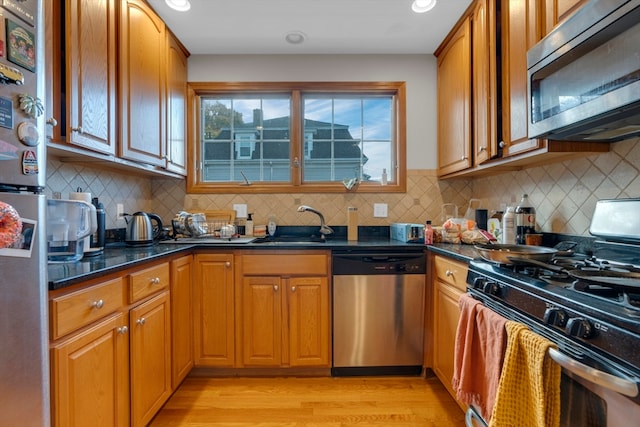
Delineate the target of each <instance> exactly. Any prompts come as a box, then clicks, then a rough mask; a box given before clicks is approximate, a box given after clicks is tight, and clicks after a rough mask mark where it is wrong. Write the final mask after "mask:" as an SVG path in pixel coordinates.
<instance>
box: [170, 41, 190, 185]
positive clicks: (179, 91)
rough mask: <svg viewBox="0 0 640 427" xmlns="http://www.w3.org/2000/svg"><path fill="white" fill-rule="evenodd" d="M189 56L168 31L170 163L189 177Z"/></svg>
mask: <svg viewBox="0 0 640 427" xmlns="http://www.w3.org/2000/svg"><path fill="white" fill-rule="evenodd" d="M188 56H189V54H188V52H187V51H186V50H185V49H184V47H183V46H182V44H180V42H179V41H178V40H176V38H175V36H174V35H173V34H172V33H171V32H170V31H167V164H166V168H167V170H169V171H172V172H176V173H179V174H181V175H186V174H187V156H186V153H187V145H186V143H187V128H186V126H185V125H186V123H187V108H186V107H187V58H188Z"/></svg>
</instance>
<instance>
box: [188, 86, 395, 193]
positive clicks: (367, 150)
mask: <svg viewBox="0 0 640 427" xmlns="http://www.w3.org/2000/svg"><path fill="white" fill-rule="evenodd" d="M327 85H329V84H327ZM397 96H398V95H397V92H396V91H395V90H389V89H385V90H379V91H376V90H373V89H372V90H362V89H358V90H353V91H349V90H345V89H344V88H341V90H340V91H331V90H330V88H329V89H327V90H322V91H320V90H290V91H281V92H276V91H264V93H261V92H260V91H257V92H256V91H251V92H249V91H229V90H225V91H220V93H216V92H215V91H207V92H206V93H205V92H203V93H199V94H198V95H197V98H196V99H197V101H198V104H199V106H198V108H199V110H198V111H199V113H198V115H197V119H198V120H197V123H196V128H197V139H196V143H197V144H199V148H198V149H197V150H196V151H195V152H196V153H198V155H199V158H198V159H196V164H197V169H198V171H199V175H200V176H199V180H198V182H197V183H196V184H197V185H205V186H206V185H208V184H209V185H224V184H225V183H226V184H227V185H229V184H233V183H235V184H244V185H255V186H260V185H265V184H270V183H271V184H274V185H281V186H287V185H289V186H297V185H307V186H309V185H311V186H313V185H314V184H315V185H322V186H324V187H325V188H327V186H331V185H333V186H335V187H336V188H337V189H339V188H340V187H341V186H342V183H343V182H347V181H348V180H351V179H353V178H357V180H358V182H359V183H363V184H365V185H367V184H368V183H370V184H375V185H381V183H382V182H384V183H385V184H387V183H388V184H389V185H393V184H394V183H395V184H397V182H398V176H397V175H398V174H397V169H398V166H399V163H398V156H399V151H400V148H399V147H400V145H399V144H400V142H402V144H404V140H403V138H402V141H399V140H398V139H399V138H398V136H399V132H398V126H399V124H398V122H399V120H400V118H399V117H398V111H397V105H398V100H397ZM402 119H403V120H404V116H403V117H402ZM383 175H384V178H383ZM387 181H388V182H387ZM307 188H308V187H307Z"/></svg>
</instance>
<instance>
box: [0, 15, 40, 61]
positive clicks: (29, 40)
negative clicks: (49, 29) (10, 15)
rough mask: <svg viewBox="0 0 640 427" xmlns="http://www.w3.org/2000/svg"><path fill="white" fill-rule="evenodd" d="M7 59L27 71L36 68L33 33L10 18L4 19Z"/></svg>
mask: <svg viewBox="0 0 640 427" xmlns="http://www.w3.org/2000/svg"><path fill="white" fill-rule="evenodd" d="M6 28H7V59H8V60H9V61H11V62H13V63H14V64H16V65H19V66H21V67H22V68H25V69H27V70H29V71H32V72H35V70H36V45H35V38H34V36H33V33H32V32H31V31H29V30H27V29H26V28H25V27H23V26H22V25H20V24H17V23H15V22H13V21H12V20H10V19H7V20H6Z"/></svg>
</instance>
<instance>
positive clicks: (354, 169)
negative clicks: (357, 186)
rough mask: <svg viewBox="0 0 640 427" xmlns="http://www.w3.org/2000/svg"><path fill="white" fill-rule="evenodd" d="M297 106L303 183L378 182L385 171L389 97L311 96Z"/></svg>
mask: <svg viewBox="0 0 640 427" xmlns="http://www.w3.org/2000/svg"><path fill="white" fill-rule="evenodd" d="M303 104H304V135H305V157H304V169H303V170H304V181H342V180H344V179H350V178H358V179H359V180H360V181H372V180H373V181H378V182H379V181H380V180H381V178H382V172H383V170H384V171H390V170H391V168H392V166H393V165H392V161H393V159H392V153H393V151H394V147H393V144H394V141H393V139H392V137H391V136H392V135H393V129H392V124H393V121H392V118H393V98H392V96H389V95H386V96H369V95H364V96H362V95H343V96H335V95H330V94H329V95H323V96H319V95H316V94H313V95H303ZM307 153H309V154H308V155H307Z"/></svg>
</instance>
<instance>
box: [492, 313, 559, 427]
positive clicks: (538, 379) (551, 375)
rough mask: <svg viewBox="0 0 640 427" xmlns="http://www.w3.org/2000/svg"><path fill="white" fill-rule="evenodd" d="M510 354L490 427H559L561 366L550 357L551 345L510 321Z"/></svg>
mask: <svg viewBox="0 0 640 427" xmlns="http://www.w3.org/2000/svg"><path fill="white" fill-rule="evenodd" d="M505 327H506V329H507V351H506V353H505V357H504V364H503V366H502V374H501V376H500V383H499V384H498V393H497V396H496V403H495V405H494V407H493V413H492V415H491V420H490V422H489V427H520V426H527V427H557V426H558V425H560V374H561V372H560V365H558V364H557V363H555V362H554V361H553V360H551V358H549V357H548V356H547V350H548V349H549V347H552V346H554V344H553V343H552V342H550V341H549V340H547V339H546V338H544V337H541V336H540V335H537V334H535V333H533V332H531V331H530V330H529V329H528V328H527V327H526V326H524V325H522V324H520V323H518V322H513V321H507V323H506V326H505Z"/></svg>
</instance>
